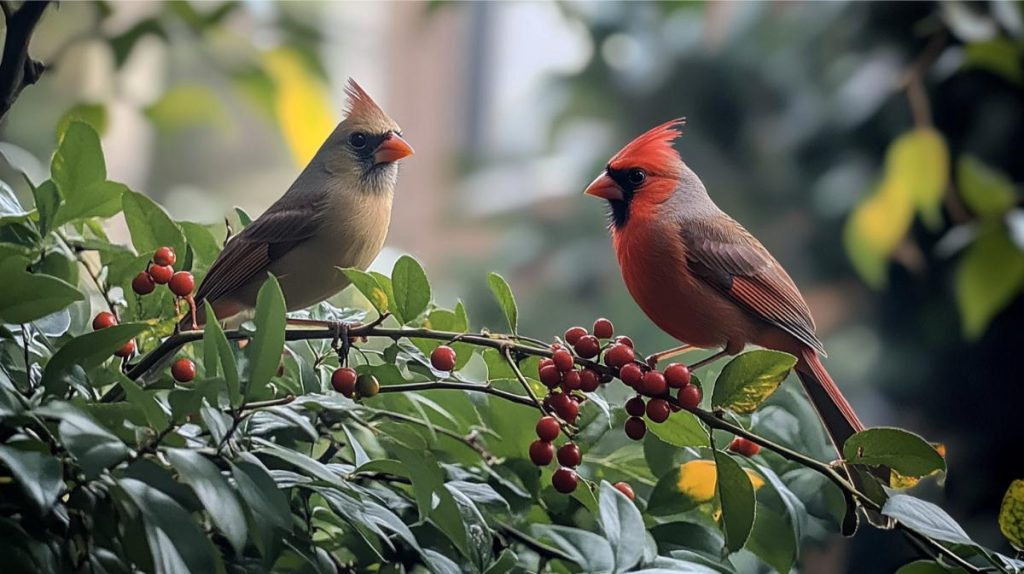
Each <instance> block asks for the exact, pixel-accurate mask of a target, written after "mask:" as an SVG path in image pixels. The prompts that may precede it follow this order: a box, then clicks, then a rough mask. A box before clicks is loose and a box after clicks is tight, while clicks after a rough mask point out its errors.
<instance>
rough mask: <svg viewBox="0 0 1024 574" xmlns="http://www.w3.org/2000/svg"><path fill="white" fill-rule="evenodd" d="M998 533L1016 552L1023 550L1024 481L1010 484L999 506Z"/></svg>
mask: <svg viewBox="0 0 1024 574" xmlns="http://www.w3.org/2000/svg"><path fill="white" fill-rule="evenodd" d="M999 531H1000V532H1002V533H1003V536H1005V537H1006V539H1007V540H1009V541H1010V544H1011V545H1012V546H1013V547H1014V548H1016V549H1017V551H1018V552H1020V551H1022V549H1024V480H1022V479H1017V480H1015V481H1013V482H1011V483H1010V488H1007V489H1006V494H1004V495H1003V502H1002V504H1001V505H1000V506H999Z"/></svg>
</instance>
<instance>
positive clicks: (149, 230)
mask: <svg viewBox="0 0 1024 574" xmlns="http://www.w3.org/2000/svg"><path fill="white" fill-rule="evenodd" d="M121 201H122V203H123V205H124V219H125V222H126V223H127V224H128V231H130V232H131V234H132V245H134V246H135V251H137V252H138V253H139V255H145V254H150V253H153V252H154V251H156V250H157V248H158V247H164V246H166V247H170V248H172V249H174V251H175V252H176V253H178V256H179V257H183V256H184V255H185V234H184V233H183V232H182V231H181V227H179V226H178V224H177V223H175V222H174V221H173V220H172V219H171V217H170V216H169V215H167V212H166V211H164V208H162V207H160V206H159V205H157V203H156V202H154V201H153V200H152V199H150V198H148V197H146V196H145V195H142V194H141V193H136V192H134V191H130V190H126V191H125V192H124V195H123V196H122V198H121ZM211 316H212V315H211Z"/></svg>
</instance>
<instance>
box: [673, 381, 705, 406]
mask: <svg viewBox="0 0 1024 574" xmlns="http://www.w3.org/2000/svg"><path fill="white" fill-rule="evenodd" d="M700 398H701V391H700V387H698V386H697V385H686V386H685V387H683V388H681V389H679V395H678V396H677V399H678V401H679V406H681V407H683V408H684V409H695V408H697V406H698V405H700Z"/></svg>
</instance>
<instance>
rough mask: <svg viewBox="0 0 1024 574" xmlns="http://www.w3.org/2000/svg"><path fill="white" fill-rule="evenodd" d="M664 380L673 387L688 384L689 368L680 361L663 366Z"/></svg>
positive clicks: (678, 387) (677, 387) (681, 386)
mask: <svg viewBox="0 0 1024 574" xmlns="http://www.w3.org/2000/svg"><path fill="white" fill-rule="evenodd" d="M665 381H667V382H668V386H670V387H672V388H673V389H681V388H683V387H685V386H686V385H688V384H690V368H689V367H687V366H686V365H683V364H681V363H672V364H671V365H669V366H668V367H665Z"/></svg>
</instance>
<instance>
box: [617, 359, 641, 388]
mask: <svg viewBox="0 0 1024 574" xmlns="http://www.w3.org/2000/svg"><path fill="white" fill-rule="evenodd" d="M619 378H620V379H622V382H623V383H626V384H627V385H629V386H631V387H633V388H634V389H639V388H640V383H641V382H642V381H643V380H644V371H643V369H641V368H640V365H638V364H636V363H629V364H626V365H623V366H622V368H621V369H619Z"/></svg>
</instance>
